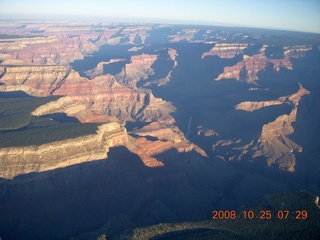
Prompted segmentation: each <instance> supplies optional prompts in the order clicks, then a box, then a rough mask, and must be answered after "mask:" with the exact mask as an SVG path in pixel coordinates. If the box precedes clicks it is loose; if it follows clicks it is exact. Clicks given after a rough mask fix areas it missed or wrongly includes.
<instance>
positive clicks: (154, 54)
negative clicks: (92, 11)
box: [0, 21, 320, 239]
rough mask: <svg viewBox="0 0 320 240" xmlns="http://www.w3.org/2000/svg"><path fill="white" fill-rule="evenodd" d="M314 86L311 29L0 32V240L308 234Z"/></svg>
mask: <svg viewBox="0 0 320 240" xmlns="http://www.w3.org/2000/svg"><path fill="white" fill-rule="evenodd" d="M319 76H320V35H319V34H311V33H297V32H287V31H278V30H266V29H263V30H261V29H250V28H230V27H210V26H187V25H183V26H179V25H162V24H114V23H113V24H109V23H97V22H86V23H83V22H68V23H66V22H53V21H50V22H46V21H41V22H38V21H28V22H23V21H12V22H0V212H1V214H0V226H1V228H0V238H3V239H20V238H24V239H103V238H107V239H172V237H176V239H195V237H199V236H200V235H202V236H204V238H203V239H210V237H220V239H227V238H228V237H229V238H230V237H233V238H238V239H260V238H257V237H261V236H264V235H265V234H266V232H269V237H270V238H269V239H277V238H279V237H283V236H285V235H286V236H290V238H292V239H295V238H294V237H297V238H296V239H300V237H302V236H303V234H302V233H303V232H306V233H307V234H309V235H308V236H310V238H314V237H316V236H317V234H318V233H319V227H317V226H319V225H318V222H317V219H319V217H318V216H319V203H318V200H317V199H318V197H317V196H319V195H320V152H319V149H320V126H319V119H320V111H319V109H320V82H319ZM270 199H273V200H272V201H271V200H270ZM280 202H281V203H280ZM298 202H299V203H300V205H299V204H296V203H298ZM244 207H246V209H247V210H248V211H249V210H250V209H255V211H260V210H261V209H264V210H268V209H269V210H272V211H273V212H279V211H280V210H290V211H291V212H296V211H302V210H305V211H308V214H309V218H306V219H295V218H293V219H290V221H289V220H288V221H287V222H286V224H284V225H283V228H278V227H277V226H278V223H279V222H278V220H279V219H274V221H271V222H268V221H264V224H262V225H261V226H260V225H259V223H260V222H252V224H249V225H248V224H247V222H246V221H243V220H234V221H224V220H223V219H222V221H218V222H219V223H218V224H217V221H214V220H212V217H213V216H212V215H213V211H214V210H221V211H223V210H237V211H243V209H244ZM239 209H240V210H239ZM241 209H242V210H241ZM212 221H213V222H212ZM269 223H270V224H269ZM237 224H238V225H237ZM289 225H293V226H294V229H293V228H290V227H288V226H289ZM239 226H243V228H242V227H239ZM245 226H247V228H248V229H247V228H246V227H245ZM244 229H247V230H248V231H244ZM269 229H271V232H270V231H269ZM146 232H149V233H148V234H149V235H148V234H146ZM139 234H140V235H139ZM178 237H180V238H178ZM187 237H188V238H187ZM205 237H207V238H205Z"/></svg>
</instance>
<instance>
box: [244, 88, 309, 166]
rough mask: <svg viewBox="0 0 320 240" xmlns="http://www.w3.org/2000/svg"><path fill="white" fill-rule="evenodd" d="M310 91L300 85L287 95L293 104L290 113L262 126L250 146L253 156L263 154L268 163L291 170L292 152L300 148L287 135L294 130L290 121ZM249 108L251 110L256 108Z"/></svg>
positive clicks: (293, 119)
mask: <svg viewBox="0 0 320 240" xmlns="http://www.w3.org/2000/svg"><path fill="white" fill-rule="evenodd" d="M309 93H310V92H309V91H308V90H306V89H305V88H303V87H302V85H300V88H299V91H298V92H297V93H295V94H292V95H291V96H289V97H288V101H290V102H291V103H292V104H293V109H292V111H291V113H290V114H283V115H281V116H279V117H277V119H276V120H275V121H273V122H270V123H268V124H265V125H264V126H263V127H262V132H261V135H260V137H259V139H258V142H257V144H256V145H255V146H254V147H253V148H252V150H253V151H255V152H254V154H253V156H252V157H253V158H256V157H259V156H264V157H266V159H267V162H268V165H269V166H272V165H276V166H277V167H279V168H280V169H283V170H287V171H290V172H293V171H294V170H295V169H294V167H295V164H296V158H295V155H294V153H295V152H301V151H302V148H301V147H300V146H299V145H298V144H296V143H295V142H293V141H292V140H291V139H290V138H289V137H288V136H289V135H291V134H292V133H293V132H294V128H293V126H292V123H293V122H295V121H296V118H297V111H298V105H299V101H300V99H301V98H302V97H303V96H304V95H306V94H309ZM257 109H258V108H256V109H250V110H252V111H254V110H257Z"/></svg>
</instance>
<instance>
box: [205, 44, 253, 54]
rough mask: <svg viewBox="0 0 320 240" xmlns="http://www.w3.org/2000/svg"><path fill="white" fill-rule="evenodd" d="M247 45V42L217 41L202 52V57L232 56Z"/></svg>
mask: <svg viewBox="0 0 320 240" xmlns="http://www.w3.org/2000/svg"><path fill="white" fill-rule="evenodd" d="M247 47H248V44H247V43H217V44H215V45H214V47H213V48H211V49H210V51H209V52H205V53H203V54H202V58H205V57H207V56H218V57H220V58H234V57H235V56H236V55H238V54H242V53H243V50H244V49H246V48H247Z"/></svg>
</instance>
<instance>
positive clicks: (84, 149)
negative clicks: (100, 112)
mask: <svg viewBox="0 0 320 240" xmlns="http://www.w3.org/2000/svg"><path fill="white" fill-rule="evenodd" d="M127 141H128V135H127V133H126V129H125V128H124V127H121V126H120V125H119V124H118V123H114V122H112V123H106V124H103V125H101V126H99V127H98V131H97V133H96V134H91V135H86V136H82V137H78V138H74V139H66V140H63V141H57V142H51V143H47V144H43V145H40V146H26V147H6V148H1V149H0V168H1V172H0V177H1V178H10V179H12V178H14V177H16V176H18V175H21V174H26V173H31V172H43V171H48V170H53V169H57V168H62V167H67V166H70V165H74V164H79V163H83V162H90V161H95V160H101V159H105V158H107V153H108V151H109V148H111V147H115V146H120V145H123V144H125V143H126V142H127Z"/></svg>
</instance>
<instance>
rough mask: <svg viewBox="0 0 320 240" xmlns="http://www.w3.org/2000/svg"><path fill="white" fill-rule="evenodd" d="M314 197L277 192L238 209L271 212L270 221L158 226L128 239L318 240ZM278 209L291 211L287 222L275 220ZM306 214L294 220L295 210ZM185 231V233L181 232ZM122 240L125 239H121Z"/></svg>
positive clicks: (319, 211)
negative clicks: (305, 216)
mask: <svg viewBox="0 0 320 240" xmlns="http://www.w3.org/2000/svg"><path fill="white" fill-rule="evenodd" d="M314 200H315V196H314V195H312V194H310V193H308V192H304V191H299V192H288V193H276V194H273V195H267V196H265V197H264V198H261V199H257V200H255V201H252V202H251V203H250V204H247V205H246V206H245V207H242V208H241V209H238V210H237V213H240V212H242V211H243V210H247V211H249V210H252V211H254V212H255V213H259V212H260V211H261V210H271V212H272V219H264V220H260V219H255V218H254V219H241V218H240V219H235V220H211V221H203V222H187V223H176V224H159V225H155V226H150V227H146V228H139V229H135V230H134V231H133V232H132V233H131V234H128V235H127V239H141V240H143V239H153V240H167V239H189V240H191V239H217V240H223V239H236V240H241V239H249V240H259V239H263V240H264V239H274V240H276V239H293V240H298V239H299V240H300V239H301V240H302V239H319V237H320V208H319V206H316V205H315V204H314ZM279 210H290V215H289V217H288V218H287V219H281V220H280V219H278V217H277V212H278V211H279ZM297 210H305V211H307V212H308V217H307V219H296V218H295V217H296V216H297V215H296V211H297ZM183 229H184V230H183ZM124 239H125V238H124Z"/></svg>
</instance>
